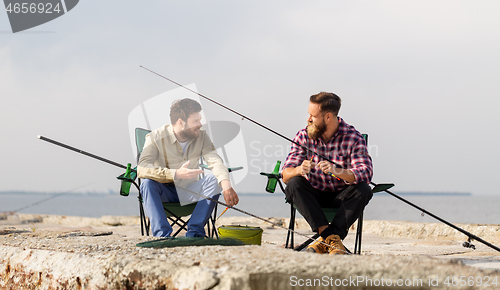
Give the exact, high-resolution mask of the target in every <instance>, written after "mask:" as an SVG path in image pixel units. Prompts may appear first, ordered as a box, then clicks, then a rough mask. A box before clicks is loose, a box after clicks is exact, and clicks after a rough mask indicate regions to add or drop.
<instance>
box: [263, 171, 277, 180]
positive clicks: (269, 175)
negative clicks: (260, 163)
mask: <svg viewBox="0 0 500 290" xmlns="http://www.w3.org/2000/svg"><path fill="white" fill-rule="evenodd" d="M260 175H264V176H267V177H269V178H276V179H281V173H278V174H272V173H265V172H261V173H260Z"/></svg>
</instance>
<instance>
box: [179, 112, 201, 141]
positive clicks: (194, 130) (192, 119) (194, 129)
mask: <svg viewBox="0 0 500 290" xmlns="http://www.w3.org/2000/svg"><path fill="white" fill-rule="evenodd" d="M200 129H201V114H200V113H192V114H191V115H190V116H189V118H188V119H187V122H186V123H184V128H182V131H181V132H179V134H180V135H181V136H183V137H184V138H188V139H190V140H193V139H196V138H198V137H200Z"/></svg>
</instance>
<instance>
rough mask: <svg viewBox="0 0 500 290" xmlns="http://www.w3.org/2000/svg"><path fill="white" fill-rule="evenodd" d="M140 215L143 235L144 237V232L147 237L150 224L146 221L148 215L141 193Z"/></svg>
mask: <svg viewBox="0 0 500 290" xmlns="http://www.w3.org/2000/svg"><path fill="white" fill-rule="evenodd" d="M138 199H139V215H140V220H141V235H143V236H144V232H146V236H149V222H148V220H147V219H146V213H145V211H144V206H143V204H142V197H141V193H140V192H139V196H138Z"/></svg>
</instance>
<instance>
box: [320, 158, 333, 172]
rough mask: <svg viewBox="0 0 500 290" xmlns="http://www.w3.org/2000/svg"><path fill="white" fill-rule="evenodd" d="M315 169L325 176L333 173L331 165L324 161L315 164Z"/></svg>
mask: <svg viewBox="0 0 500 290" xmlns="http://www.w3.org/2000/svg"><path fill="white" fill-rule="evenodd" d="M316 168H319V169H320V170H321V171H323V172H324V173H327V174H328V173H332V172H333V165H332V164H331V163H330V162H328V161H324V160H323V161H320V162H319V163H318V164H316Z"/></svg>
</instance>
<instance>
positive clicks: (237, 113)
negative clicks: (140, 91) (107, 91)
mask: <svg viewBox="0 0 500 290" xmlns="http://www.w3.org/2000/svg"><path fill="white" fill-rule="evenodd" d="M140 67H141V68H143V69H145V70H147V71H149V72H151V73H153V74H155V75H157V76H159V77H161V78H164V79H166V80H168V81H169V82H171V83H174V84H176V85H177V86H180V87H181V88H184V89H186V90H188V91H190V92H192V93H194V94H197V95H198V96H200V97H202V98H204V99H206V100H208V101H210V102H212V103H214V104H216V105H219V106H221V107H222V108H224V109H227V110H229V111H231V112H233V113H235V114H236V115H238V116H240V117H242V118H244V119H247V120H249V121H250V122H252V123H254V124H256V125H258V126H260V127H262V128H264V129H266V130H268V131H270V132H271V133H274V134H276V135H278V136H280V137H281V138H283V139H285V140H287V141H289V142H291V143H293V144H295V145H297V146H299V147H301V148H302V149H304V150H306V151H308V152H310V153H312V154H314V155H316V156H318V157H321V158H323V159H324V160H326V161H328V162H330V163H331V164H333V165H335V166H336V167H337V168H343V166H341V165H339V164H337V163H335V162H334V161H332V160H330V158H328V157H326V156H323V155H321V154H319V153H317V152H315V151H314V150H311V149H309V148H307V147H305V146H303V145H301V144H299V143H297V142H295V141H293V140H292V139H290V138H288V137H286V136H284V135H283V134H280V133H278V132H276V131H275V130H273V129H271V128H269V127H267V126H264V125H262V124H261V123H259V122H257V121H254V120H253V119H251V118H248V117H247V116H245V115H243V114H241V113H239V112H237V111H235V110H233V109H231V108H228V107H226V106H224V105H222V104H220V103H219V102H216V101H214V100H212V99H211V98H209V97H207V96H205V95H203V94H200V93H198V92H196V91H194V90H192V89H190V88H188V87H186V86H184V85H182V84H180V83H178V82H176V81H174V80H171V79H169V78H167V77H165V76H163V75H161V74H159V73H157V72H154V71H152V70H150V69H148V68H146V67H143V66H142V65H141V66H140ZM370 184H371V185H373V186H377V184H376V183H374V182H372V181H370ZM383 191H385V192H387V193H388V194H390V195H392V196H394V197H395V198H397V199H399V200H401V201H403V202H405V203H406V204H408V205H410V206H413V207H414V208H416V209H418V210H420V211H422V212H423V213H426V214H428V215H429V216H431V217H433V218H435V219H437V220H438V221H440V222H442V223H444V224H446V225H448V226H450V227H452V228H453V229H455V230H457V231H459V232H461V233H463V234H465V235H466V236H467V237H468V238H469V240H468V241H467V242H464V243H463V245H464V247H470V248H473V247H474V246H473V245H472V244H470V243H471V241H472V240H476V241H478V242H480V243H483V244H484V245H486V246H488V247H490V248H492V249H494V250H496V251H499V252H500V248H499V247H497V246H495V245H493V244H491V243H488V242H486V241H485V240H483V239H481V238H479V237H478V236H476V235H473V234H471V233H469V232H468V231H466V230H464V229H461V228H459V227H457V226H455V225H453V224H452V223H450V222H448V221H446V220H444V219H442V218H440V217H438V216H436V215H434V214H432V213H430V212H428V211H427V210H425V209H423V208H421V207H419V206H417V205H416V204H413V203H412V202H410V201H408V200H406V199H404V198H402V197H401V196H399V195H397V194H395V193H393V192H391V191H389V190H388V189H384V190H383Z"/></svg>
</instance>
